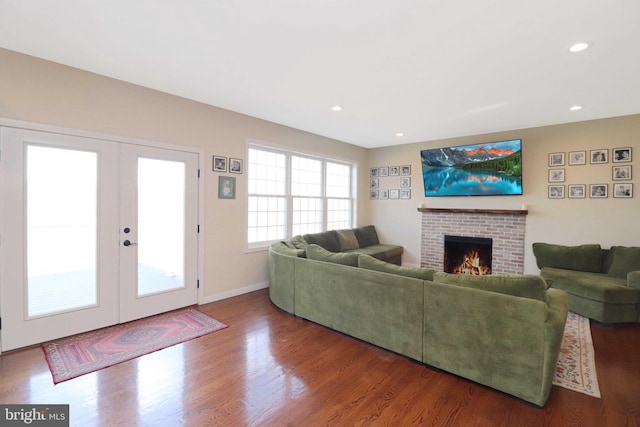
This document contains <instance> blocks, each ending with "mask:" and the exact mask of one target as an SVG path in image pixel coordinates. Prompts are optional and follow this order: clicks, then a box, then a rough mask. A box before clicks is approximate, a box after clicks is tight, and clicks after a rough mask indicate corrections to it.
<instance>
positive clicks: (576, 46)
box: [569, 43, 589, 53]
mask: <svg viewBox="0 0 640 427" xmlns="http://www.w3.org/2000/svg"><path fill="white" fill-rule="evenodd" d="M588 47H589V44H588V43H576V44H574V45H573V46H571V47H570V48H569V52H574V53H575V52H582V51H583V50H585V49H586V48H588Z"/></svg>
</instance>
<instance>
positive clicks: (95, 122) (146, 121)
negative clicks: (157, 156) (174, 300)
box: [0, 49, 368, 301]
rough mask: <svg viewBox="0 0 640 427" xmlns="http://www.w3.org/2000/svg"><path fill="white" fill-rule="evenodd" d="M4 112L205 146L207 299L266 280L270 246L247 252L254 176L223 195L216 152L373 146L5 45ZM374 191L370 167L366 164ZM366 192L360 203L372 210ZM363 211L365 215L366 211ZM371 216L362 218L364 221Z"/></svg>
mask: <svg viewBox="0 0 640 427" xmlns="http://www.w3.org/2000/svg"><path fill="white" fill-rule="evenodd" d="M0 118H4V119H14V120H21V121H27V122H34V123H40V124H47V125H54V126H61V127H66V128H73V129H79V130H84V131H91V132H100V133H105V134H109V135H119V136H124V137H129V138H140V139H144V140H150V141H155V142H160V143H167V144H175V145H185V146H191V147H196V148H201V149H203V150H204V153H205V170H204V171H203V172H204V173H203V179H204V187H205V200H204V203H205V224H204V233H203V234H204V239H205V266H204V272H205V277H204V279H203V281H201V283H202V282H204V296H205V301H210V300H214V299H219V298H224V297H228V296H232V295H235V294H238V293H242V292H245V291H248V290H251V289H254V288H256V287H260V286H264V285H265V284H266V282H267V281H268V274H267V253H266V252H265V251H262V252H252V253H247V252H246V251H245V243H244V226H245V211H246V209H245V207H246V201H245V199H246V181H245V179H246V175H245V174H243V175H236V177H237V180H238V181H237V184H238V185H237V186H238V192H237V198H236V199H235V200H220V199H218V198H217V182H218V176H219V174H218V173H214V172H212V170H211V157H212V156H213V155H221V156H225V157H236V158H242V159H244V158H245V157H246V141H247V139H254V140H258V141H262V142H265V143H271V144H278V145H280V146H284V147H291V148H294V149H299V150H304V151H306V152H312V153H318V154H321V155H325V156H327V157H332V158H336V159H342V160H348V161H352V162H355V163H359V162H360V161H361V160H362V159H364V158H366V150H365V149H363V148H360V147H356V146H354V145H350V144H345V143H342V142H339V141H335V140H332V139H328V138H324V137H321V136H318V135H313V134H310V133H307V132H302V131H299V130H296V129H292V128H288V127H285V126H280V125H277V124H274V123H270V122H267V121H264V120H259V119H256V118H252V117H248V116H245V115H242V114H237V113H233V112H230V111H227V110H223V109H220V108H216V107H212V106H208V105H205V104H201V103H197V102H193V101H189V100H186V99H184V98H180V97H176V96H172V95H168V94H165V93H161V92H158V91H154V90H150V89H146V88H143V87H140V86H135V85H131V84H128V83H124V82H121V81H117V80H114V79H110V78H106V77H103V76H99V75H96V74H92V73H88V72H84V71H81V70H78V69H74V68H70V67H66V66H62V65H59V64H55V63H51V62H48V61H43V60H40V59H36V58H33V57H29V56H26V55H22V54H18V53H15V52H11V51H8V50H4V49H0ZM359 173H360V174H362V177H361V178H359V182H361V183H362V185H361V186H360V187H362V188H361V189H360V191H362V192H363V193H364V194H367V180H366V174H367V173H368V171H367V168H362V167H361V168H359ZM365 203H366V198H362V203H361V204H360V205H359V206H358V212H361V213H364V212H365V209H364V207H365ZM361 218H363V216H361ZM364 220H365V219H359V221H358V222H360V223H362V222H363V221H364Z"/></svg>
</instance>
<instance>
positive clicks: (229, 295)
mask: <svg viewBox="0 0 640 427" xmlns="http://www.w3.org/2000/svg"><path fill="white" fill-rule="evenodd" d="M268 287H269V282H262V283H256V284H255V285H250V286H245V287H244V288H240V289H234V290H232V291H227V292H222V293H219V294H214V295H208V296H206V297H202V298H201V299H200V300H199V301H198V305H203V304H209V303H210V302H215V301H220V300H223V299H227V298H232V297H237V296H238V295H242V294H248V293H249V292H253V291H258V290H260V289H264V288H268Z"/></svg>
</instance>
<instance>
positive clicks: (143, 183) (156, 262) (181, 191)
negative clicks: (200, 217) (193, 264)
mask: <svg viewBox="0 0 640 427" xmlns="http://www.w3.org/2000/svg"><path fill="white" fill-rule="evenodd" d="M138 243H139V245H138V291H137V292H138V296H143V295H149V294H153V293H156V292H163V291H167V290H171V289H177V288H182V287H184V253H185V164H184V163H183V162H176V161H170V160H159V159H149V158H144V157H140V158H138Z"/></svg>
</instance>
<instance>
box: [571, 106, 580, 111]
mask: <svg viewBox="0 0 640 427" xmlns="http://www.w3.org/2000/svg"><path fill="white" fill-rule="evenodd" d="M569 110H571V111H578V110H582V105H574V106H573V107H571V108H569Z"/></svg>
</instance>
